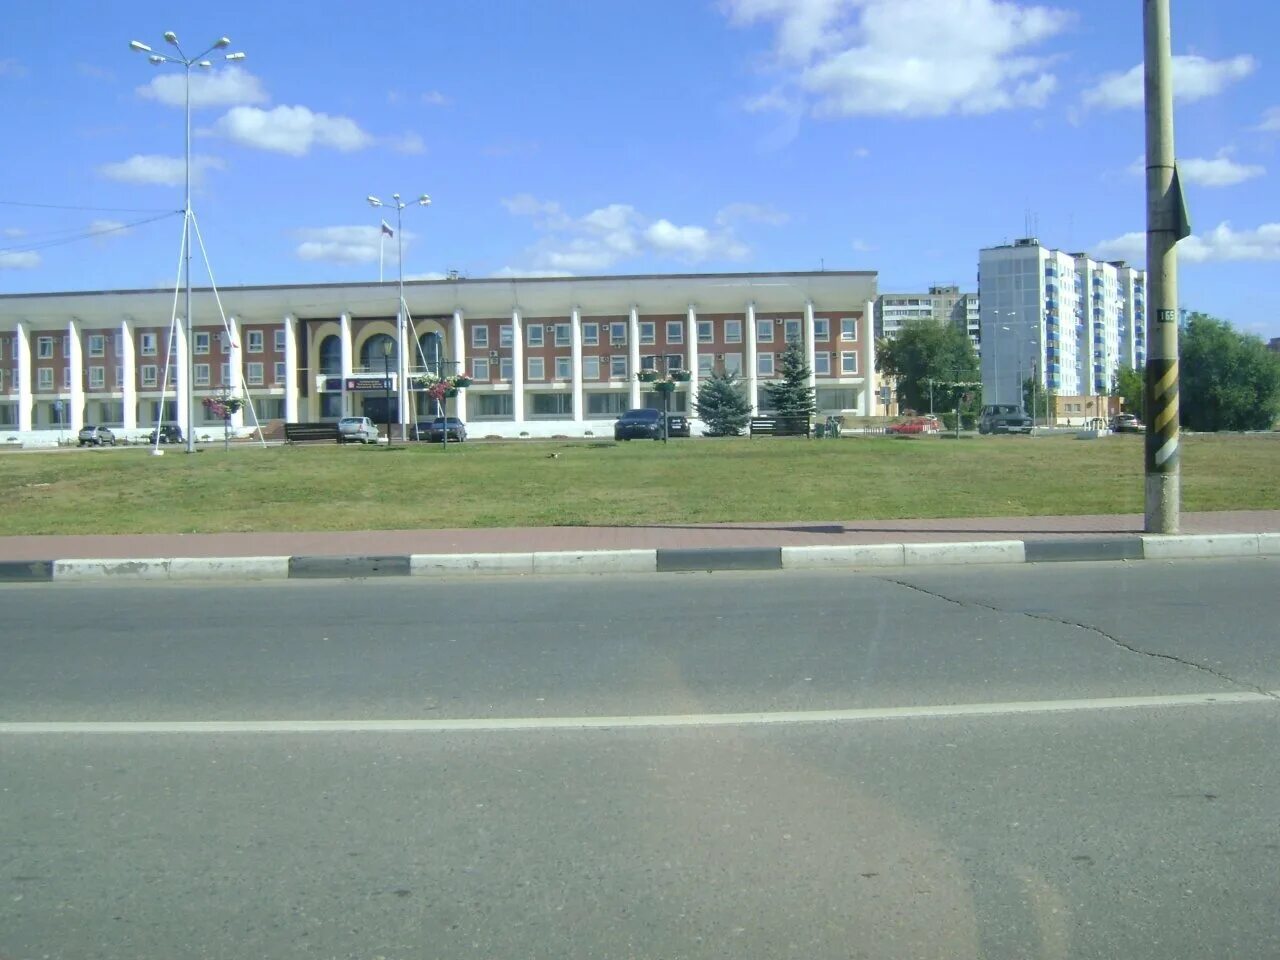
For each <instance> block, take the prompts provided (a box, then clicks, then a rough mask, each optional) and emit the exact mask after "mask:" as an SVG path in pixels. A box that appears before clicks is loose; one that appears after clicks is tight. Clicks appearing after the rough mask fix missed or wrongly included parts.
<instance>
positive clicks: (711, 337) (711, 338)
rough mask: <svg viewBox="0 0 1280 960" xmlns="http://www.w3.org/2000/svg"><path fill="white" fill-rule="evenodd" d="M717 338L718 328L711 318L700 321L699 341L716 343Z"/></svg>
mask: <svg viewBox="0 0 1280 960" xmlns="http://www.w3.org/2000/svg"><path fill="white" fill-rule="evenodd" d="M715 339H716V328H715V324H713V323H712V322H711V321H710V320H699V321H698V342H699V343H714V342H715Z"/></svg>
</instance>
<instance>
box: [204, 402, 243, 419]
mask: <svg viewBox="0 0 1280 960" xmlns="http://www.w3.org/2000/svg"><path fill="white" fill-rule="evenodd" d="M201 403H203V404H204V408H205V409H206V410H207V411H209V416H211V417H216V418H218V419H219V420H230V419H231V415H232V414H233V413H238V412H239V411H240V410H242V409H243V408H244V398H243V397H205V398H204V399H203V400H202V401H201Z"/></svg>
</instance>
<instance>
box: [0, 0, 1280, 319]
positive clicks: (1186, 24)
mask: <svg viewBox="0 0 1280 960" xmlns="http://www.w3.org/2000/svg"><path fill="white" fill-rule="evenodd" d="M294 9H300V8H293V6H292V5H290V9H285V5H278V4H264V3H260V2H259V3H254V4H248V3H242V2H239V0H226V2H223V3H220V4H217V5H202V6H195V5H177V6H175V5H174V4H172V3H165V4H160V3H154V4H153V3H139V2H132V3H121V4H102V3H80V2H64V3H56V2H55V3H37V2H29V0H12V2H11V3H10V4H8V5H7V7H6V31H5V34H4V36H3V38H2V39H0V108H2V109H3V115H4V117H5V118H6V120H7V132H8V134H9V135H8V136H7V137H6V149H5V151H4V161H3V169H4V172H5V176H4V178H3V186H0V201H3V203H2V204H0V290H2V291H5V292H17V291H44V290H63V289H99V288H119V287H138V286H168V285H172V284H173V282H174V277H175V270H176V265H177V257H178V241H179V235H180V226H181V224H180V219H178V218H174V217H168V218H162V219H159V220H155V221H153V222H150V223H140V222H139V221H143V220H146V219H148V218H151V217H155V216H158V215H162V214H163V213H164V212H165V211H171V210H174V209H177V208H180V207H181V203H182V193H181V183H180V170H181V163H180V160H181V155H182V110H181V108H180V106H175V105H174V104H173V102H172V101H174V99H175V97H178V96H180V93H181V83H180V78H181V72H180V71H179V70H177V69H175V68H173V67H160V68H156V67H152V66H150V65H149V64H148V63H147V62H146V58H145V56H144V55H142V54H138V53H132V52H130V50H129V49H128V41H129V40H132V39H137V40H141V41H143V42H145V43H148V44H151V45H152V46H153V47H155V48H156V49H157V50H158V51H161V52H163V51H165V50H167V49H168V48H167V45H166V44H165V43H164V41H163V39H162V34H163V33H164V31H166V30H173V31H175V32H176V33H177V35H178V38H179V40H180V42H182V44H183V49H184V50H185V51H186V52H187V53H189V54H196V53H199V52H200V51H202V50H203V49H204V48H205V47H206V46H208V45H209V44H210V43H212V41H213V40H215V39H216V38H218V37H219V36H222V35H224V34H225V35H227V36H229V37H230V38H231V39H232V46H231V47H230V48H229V49H231V50H243V51H244V52H245V53H246V54H247V59H245V60H244V61H243V62H242V63H241V64H239V65H235V64H227V63H225V62H224V61H222V60H220V59H219V60H218V63H217V65H216V66H215V68H214V70H213V71H211V72H209V73H208V74H207V75H204V76H201V77H199V78H198V82H197V83H196V84H195V85H194V86H193V90H194V91H195V94H194V96H195V97H196V100H197V102H199V103H200V104H201V105H200V107H199V109H197V110H196V111H195V114H194V127H195V130H196V135H195V139H194V141H193V143H194V147H193V152H194V155H195V157H196V167H197V173H198V182H197V187H196V191H195V196H194V206H195V210H196V214H197V217H198V219H199V223H200V227H201V230H202V232H203V235H204V238H205V242H206V244H207V246H208V250H209V255H210V258H211V261H212V266H213V270H214V275H215V277H216V278H217V281H218V283H219V284H220V285H223V286H230V285H237V284H259V283H306V282H321V281H346V280H369V279H376V278H377V275H378V256H379V253H378V221H379V216H380V212H379V211H374V210H372V209H371V208H370V207H369V206H368V205H367V204H366V203H365V202H364V198H365V196H366V195H368V194H370V193H373V194H378V195H380V196H382V197H384V198H386V197H388V196H389V194H390V193H391V192H393V191H399V192H400V193H402V194H403V195H405V196H406V197H416V196H417V195H418V194H420V193H424V192H425V193H429V194H430V195H431V197H432V200H433V203H432V205H431V206H430V207H429V208H427V209H423V208H421V207H417V206H414V207H412V208H410V209H409V210H407V211H406V213H405V233H404V237H405V239H406V241H407V243H406V247H405V272H406V275H407V276H436V275H439V274H442V273H443V272H444V271H447V270H450V269H456V270H459V271H461V272H462V273H463V274H465V275H467V276H471V277H483V276H493V275H502V274H509V273H515V274H554V273H569V274H578V275H586V274H599V273H606V274H607V273H636V272H665V271H672V272H692V271H722V270H732V271H737V270H807V269H818V268H819V267H821V266H825V267H826V268H828V269H872V270H877V271H879V273H880V287H881V289H882V290H885V291H889V290H911V289H920V288H923V287H925V286H927V285H929V284H933V283H949V282H954V283H959V284H961V285H962V287H964V288H965V289H972V288H973V287H974V286H975V275H976V272H977V257H978V250H979V249H980V248H981V247H983V246H989V245H992V244H997V243H1001V242H1005V241H1007V240H1011V239H1013V238H1015V237H1018V236H1021V235H1023V234H1024V232H1025V224H1026V223H1027V222H1028V218H1029V217H1030V218H1031V219H1032V221H1033V222H1034V224H1035V228H1036V233H1037V234H1038V236H1039V237H1040V238H1041V240H1042V242H1044V243H1045V244H1046V245H1049V246H1054V247H1060V248H1063V249H1068V250H1077V249H1084V250H1089V251H1092V252H1094V253H1097V254H1102V255H1106V256H1108V257H1124V256H1127V257H1129V258H1131V259H1133V260H1136V261H1138V262H1141V259H1142V254H1141V251H1142V236H1141V231H1142V230H1143V229H1144V222H1143V217H1144V212H1143V211H1144V205H1143V195H1142V189H1143V185H1142V177H1141V176H1140V174H1139V173H1138V172H1136V168H1135V163H1137V162H1138V161H1139V159H1140V157H1141V155H1142V153H1143V127H1142V115H1141V109H1140V96H1141V83H1140V79H1139V78H1138V75H1137V73H1136V72H1134V71H1136V69H1137V68H1138V66H1139V64H1140V60H1141V52H1142V29H1141V4H1140V3H1137V2H1130V3H1115V2H1114V0H1077V2H1066V0H1063V2H1045V3H1030V2H998V0H723V2H718V0H649V2H646V3H643V4H633V3H623V2H620V0H618V2H614V0H560V2H557V0H540V2H538V3H533V2H528V3H516V2H504V0H489V2H485V3H479V4H477V3H475V2H469V3H461V2H452V0H439V2H433V3H429V4H428V3H421V2H418V3H394V2H393V3H390V4H383V5H380V6H379V7H378V8H376V9H375V8H371V7H369V6H367V5H358V4H352V3H335V2H326V0H317V2H314V3H311V4H309V5H307V7H306V10H307V11H308V13H307V14H305V15H303V16H302V17H299V16H298V15H297V14H295V13H294ZM1173 26H1174V53H1175V55H1177V56H1178V57H1179V61H1178V64H1177V68H1176V86H1177V89H1178V94H1179V102H1178V110H1177V124H1178V128H1177V139H1178V153H1179V157H1180V162H1181V163H1182V165H1183V177H1184V180H1185V181H1186V189H1187V194H1188V201H1189V204H1190V209H1191V215H1192V220H1193V226H1194V229H1195V231H1196V235H1195V237H1194V238H1192V239H1191V240H1188V241H1184V244H1183V248H1182V249H1183V258H1182V259H1183V271H1182V293H1183V302H1184V305H1185V306H1187V307H1190V308H1192V309H1202V310H1206V311H1209V312H1212V313H1215V314H1218V315H1220V316H1224V317H1227V318H1229V319H1231V320H1232V321H1233V322H1235V323H1236V324H1237V325H1238V326H1239V327H1241V328H1243V329H1247V330H1252V331H1253V332H1257V333H1260V334H1263V335H1264V336H1280V292H1277V291H1280V283H1277V282H1276V280H1277V274H1278V271H1277V264H1278V263H1280V202H1278V201H1280V191H1277V189H1276V187H1275V182H1276V179H1275V178H1276V177H1277V176H1280V151H1278V149H1277V148H1278V146H1280V71H1278V70H1277V63H1276V62H1275V60H1276V57H1275V56H1274V55H1272V54H1271V53H1270V50H1271V48H1273V47H1274V43H1273V42H1271V41H1272V38H1274V37H1275V36H1276V35H1277V33H1280V9H1278V7H1277V5H1275V4H1272V3H1263V2H1261V0H1252V2H1246V0H1217V2H1215V3H1212V4H1209V3H1203V2H1201V0H1194V2H1192V0H1173ZM215 55H216V54H215ZM22 204H49V205H62V206H66V207H73V208H78V209H56V208H53V207H37V206H25V205H22ZM87 208H100V209H87ZM148 211H155V212H148ZM392 222H393V224H394V220H393V221H392ZM121 225H125V228H124V229H117V228H118V227H119V226H121ZM89 232H96V235H95V236H93V237H91V238H88V239H82V240H77V241H75V242H70V243H61V242H59V241H61V240H64V239H66V238H69V237H76V236H79V235H82V234H85V233H89ZM394 257H395V252H394V247H393V245H392V244H388V247H387V260H386V268H387V274H388V276H394V273H395V260H394ZM202 278H203V277H202V275H201V274H197V281H200V280H201V279H202Z"/></svg>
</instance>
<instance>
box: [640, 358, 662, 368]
mask: <svg viewBox="0 0 1280 960" xmlns="http://www.w3.org/2000/svg"><path fill="white" fill-rule="evenodd" d="M640 369H641V370H657V369H658V358H657V357H655V356H652V355H648V356H643V357H641V358H640Z"/></svg>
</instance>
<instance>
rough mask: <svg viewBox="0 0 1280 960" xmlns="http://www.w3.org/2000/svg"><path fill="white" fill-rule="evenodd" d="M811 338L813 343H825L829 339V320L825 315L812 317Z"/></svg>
mask: <svg viewBox="0 0 1280 960" xmlns="http://www.w3.org/2000/svg"><path fill="white" fill-rule="evenodd" d="M813 339H814V342H815V343H826V342H827V341H828V340H830V339H831V321H830V320H828V319H827V318H826V317H814V318H813Z"/></svg>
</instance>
